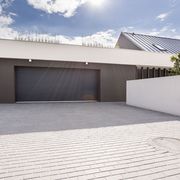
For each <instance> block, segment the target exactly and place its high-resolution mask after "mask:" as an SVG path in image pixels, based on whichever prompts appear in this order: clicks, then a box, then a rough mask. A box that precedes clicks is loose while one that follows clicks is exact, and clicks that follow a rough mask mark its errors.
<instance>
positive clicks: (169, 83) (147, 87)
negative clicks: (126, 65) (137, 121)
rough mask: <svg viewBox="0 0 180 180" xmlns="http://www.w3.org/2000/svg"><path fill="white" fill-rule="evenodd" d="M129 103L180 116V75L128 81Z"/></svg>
mask: <svg viewBox="0 0 180 180" xmlns="http://www.w3.org/2000/svg"><path fill="white" fill-rule="evenodd" d="M127 104H128V105H132V106H137V107H141V108H146V109H150V110H155V111H160V112H165V113H169V114H174V115H178V116H180V76H171V77H161V78H153V79H144V80H133V81H128V82H127Z"/></svg>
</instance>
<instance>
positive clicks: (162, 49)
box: [153, 44, 167, 51]
mask: <svg viewBox="0 0 180 180" xmlns="http://www.w3.org/2000/svg"><path fill="white" fill-rule="evenodd" d="M153 46H154V47H156V48H157V49H159V50H160V51H167V49H165V48H163V47H162V46H160V45H159V44H153Z"/></svg>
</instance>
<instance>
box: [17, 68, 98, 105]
mask: <svg viewBox="0 0 180 180" xmlns="http://www.w3.org/2000/svg"><path fill="white" fill-rule="evenodd" d="M15 74H16V78H15V79H16V101H79V100H98V87H99V71H98V70H88V69H67V68H66V69H65V68H34V67H33V68H31V67H16V69H15Z"/></svg>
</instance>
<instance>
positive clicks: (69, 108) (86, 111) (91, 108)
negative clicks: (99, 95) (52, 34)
mask: <svg viewBox="0 0 180 180" xmlns="http://www.w3.org/2000/svg"><path fill="white" fill-rule="evenodd" d="M177 119H180V117H176V116H171V115H168V114H164V113H159V112H154V111H148V110H144V109H139V108H135V107H130V106H126V105H125V103H46V104H42V103H41V104H0V134H13V133H15V134H17V133H28V132H46V131H60V130H70V129H85V128H87V129H89V128H98V127H109V126H121V125H128V124H140V123H151V122H162V121H173V120H177Z"/></svg>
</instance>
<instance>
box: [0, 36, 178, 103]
mask: <svg viewBox="0 0 180 180" xmlns="http://www.w3.org/2000/svg"><path fill="white" fill-rule="evenodd" d="M122 36H123V37H122ZM122 39H123V41H122ZM124 39H125V38H124V33H122V34H121V36H120V38H119V40H118V43H117V46H119V47H120V49H119V48H114V49H110V48H96V47H85V46H75V45H63V44H55V43H41V42H30V41H19V40H3V39H1V40H0V103H15V102H22V101H23V102H24V101H25V102H27V101H81V100H95V101H125V100H126V81H127V80H134V79H138V78H150V77H160V76H166V75H168V69H169V68H171V67H172V63H171V62H170V56H171V55H172V53H174V52H169V50H168V49H167V51H166V52H165V51H163V53H157V52H147V51H140V49H138V48H139V47H138V46H137V45H132V46H130V45H129V46H130V48H129V49H125V46H126V45H127V44H130V43H131V41H130V40H129V39H128V41H127V42H128V43H127V42H126V41H125V40H124ZM177 42H178V41H177ZM123 43H124V45H123ZM144 43H145V44H146V42H144ZM179 43H180V40H179ZM132 44H133V43H132ZM156 44H158V45H159V43H156ZM133 46H134V47H135V46H137V48H136V49H135V50H132V49H133V48H132V47H133ZM123 48H124V49H123ZM165 48H166V47H165ZM179 50H180V47H179Z"/></svg>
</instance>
